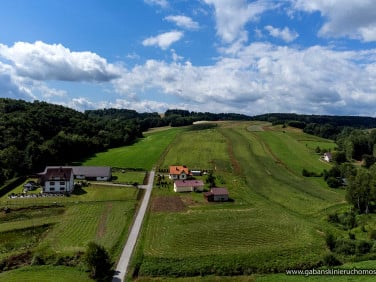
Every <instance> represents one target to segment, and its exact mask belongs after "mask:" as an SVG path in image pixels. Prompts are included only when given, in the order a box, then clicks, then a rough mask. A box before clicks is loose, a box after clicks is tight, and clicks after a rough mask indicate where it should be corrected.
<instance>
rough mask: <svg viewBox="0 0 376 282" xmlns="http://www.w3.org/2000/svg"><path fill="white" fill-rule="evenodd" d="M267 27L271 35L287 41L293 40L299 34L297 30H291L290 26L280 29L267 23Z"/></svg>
mask: <svg viewBox="0 0 376 282" xmlns="http://www.w3.org/2000/svg"><path fill="white" fill-rule="evenodd" d="M265 29H266V30H267V31H268V32H269V35H270V36H273V37H275V38H279V39H282V40H283V41H285V42H292V41H294V40H295V39H296V38H297V37H298V36H299V34H298V33H297V32H296V31H293V30H290V29H289V28H288V27H284V28H283V29H280V28H275V27H273V26H271V25H267V26H265Z"/></svg>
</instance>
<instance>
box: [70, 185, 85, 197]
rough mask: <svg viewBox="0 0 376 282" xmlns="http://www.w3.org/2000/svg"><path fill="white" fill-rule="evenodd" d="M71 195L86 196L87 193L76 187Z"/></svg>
mask: <svg viewBox="0 0 376 282" xmlns="http://www.w3.org/2000/svg"><path fill="white" fill-rule="evenodd" d="M72 194H73V195H84V194H87V192H86V191H85V190H84V189H82V187H81V186H76V187H75V188H74V190H73V192H72Z"/></svg>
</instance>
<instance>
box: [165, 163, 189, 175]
mask: <svg viewBox="0 0 376 282" xmlns="http://www.w3.org/2000/svg"><path fill="white" fill-rule="evenodd" d="M183 172H184V173H185V174H189V170H188V168H187V167H186V166H181V165H172V166H170V174H178V175H180V174H182V173H183Z"/></svg>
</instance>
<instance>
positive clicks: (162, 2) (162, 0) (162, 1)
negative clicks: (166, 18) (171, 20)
mask: <svg viewBox="0 0 376 282" xmlns="http://www.w3.org/2000/svg"><path fill="white" fill-rule="evenodd" d="M144 1H145V3H146V4H148V5H157V6H160V7H162V8H167V7H168V1H167V0H144Z"/></svg>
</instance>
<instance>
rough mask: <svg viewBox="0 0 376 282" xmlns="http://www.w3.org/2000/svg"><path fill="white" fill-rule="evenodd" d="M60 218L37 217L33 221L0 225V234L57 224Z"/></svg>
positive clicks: (19, 221) (27, 220)
mask: <svg viewBox="0 0 376 282" xmlns="http://www.w3.org/2000/svg"><path fill="white" fill-rule="evenodd" d="M60 219H61V216H48V217H38V218H35V219H34V218H33V219H26V220H18V221H11V222H4V223H1V224H0V232H7V231H12V230H19V229H24V228H29V227H35V226H41V225H44V224H53V223H57V222H59V221H60Z"/></svg>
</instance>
